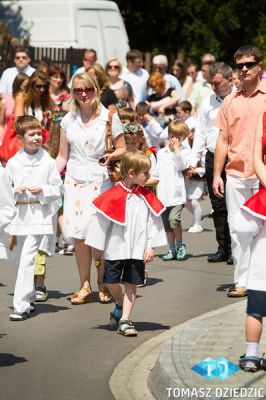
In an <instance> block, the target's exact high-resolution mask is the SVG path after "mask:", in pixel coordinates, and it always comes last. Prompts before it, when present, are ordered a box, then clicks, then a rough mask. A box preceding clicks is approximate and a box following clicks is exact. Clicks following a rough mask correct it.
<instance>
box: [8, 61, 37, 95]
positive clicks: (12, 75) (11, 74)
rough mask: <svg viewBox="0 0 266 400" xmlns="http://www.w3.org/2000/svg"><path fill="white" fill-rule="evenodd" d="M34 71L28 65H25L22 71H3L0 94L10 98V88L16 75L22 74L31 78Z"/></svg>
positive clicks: (15, 68)
mask: <svg viewBox="0 0 266 400" xmlns="http://www.w3.org/2000/svg"><path fill="white" fill-rule="evenodd" d="M34 71H35V68H32V67H31V66H30V65H27V67H26V68H24V69H23V70H20V69H18V68H17V67H11V68H7V69H5V70H4V72H3V74H2V76H1V79H0V93H7V94H10V95H11V96H12V93H13V90H12V86H13V82H14V79H15V78H16V76H17V74H18V73H19V72H23V73H24V74H26V75H28V76H31V75H32V74H33V72H34Z"/></svg>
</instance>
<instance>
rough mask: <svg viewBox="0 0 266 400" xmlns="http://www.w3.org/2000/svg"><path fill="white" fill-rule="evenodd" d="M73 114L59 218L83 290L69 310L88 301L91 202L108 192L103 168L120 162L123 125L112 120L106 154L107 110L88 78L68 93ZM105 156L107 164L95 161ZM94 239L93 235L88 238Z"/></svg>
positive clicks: (64, 147)
mask: <svg viewBox="0 0 266 400" xmlns="http://www.w3.org/2000/svg"><path fill="white" fill-rule="evenodd" d="M70 97H71V100H70V104H71V111H70V112H69V113H68V114H66V116H65V117H64V118H63V119H62V121H61V136H60V148H59V154H58V157H57V159H56V161H57V165H58V168H59V170H60V171H61V170H62V169H63V168H64V167H65V166H66V177H65V200H64V216H63V234H64V236H65V237H66V238H67V237H70V238H74V242H75V254H76V260H77V265H78V269H79V275H80V282H81V289H80V290H79V291H77V292H75V293H74V294H73V296H72V298H71V302H72V304H84V303H88V302H90V301H91V300H92V295H91V294H92V292H91V287H90V267H91V249H90V247H88V246H87V245H85V244H84V239H85V238H86V236H87V235H88V232H87V222H88V217H89V215H91V213H93V212H94V210H93V208H92V206H91V205H90V201H91V200H93V199H94V198H96V197H98V196H99V194H101V193H102V192H104V191H105V190H107V189H109V188H110V187H111V185H112V184H111V181H110V178H109V176H108V171H107V167H106V164H108V162H109V161H111V160H115V159H120V158H121V156H122V155H123V154H124V153H125V151H126V145H125V140H124V135H123V130H122V126H121V122H120V120H119V118H118V115H117V114H116V113H115V114H114V115H113V118H112V137H113V147H114V149H115V151H114V152H113V153H112V154H105V155H104V153H105V137H106V129H107V122H108V116H109V110H107V109H106V108H105V107H104V106H103V105H102V104H101V103H100V91H99V87H98V84H97V83H96V81H95V79H94V78H93V77H91V76H89V75H88V74H86V73H82V74H76V75H75V76H74V79H73V83H72V88H71V93H70ZM103 155H104V158H105V163H104V165H103V164H100V163H99V159H100V158H102V157H103ZM91 234H92V235H93V232H92V233H91ZM102 278H103V271H102V268H101V267H99V268H98V286H99V299H100V301H101V302H108V301H109V300H110V296H108V294H107V293H106V291H105V290H104V286H103V283H102Z"/></svg>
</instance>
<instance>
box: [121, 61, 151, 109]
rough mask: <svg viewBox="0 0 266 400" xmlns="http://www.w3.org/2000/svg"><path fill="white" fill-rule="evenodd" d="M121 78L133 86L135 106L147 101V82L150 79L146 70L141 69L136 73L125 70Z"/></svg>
mask: <svg viewBox="0 0 266 400" xmlns="http://www.w3.org/2000/svg"><path fill="white" fill-rule="evenodd" d="M121 78H122V79H124V80H125V81H127V82H128V83H129V84H130V85H131V86H132V90H133V94H134V102H135V104H138V103H139V102H140V101H144V100H145V99H146V91H147V81H148V79H149V74H148V72H147V71H146V69H143V68H139V69H138V70H137V71H135V72H130V71H128V70H127V69H124V71H123V73H122V75H121Z"/></svg>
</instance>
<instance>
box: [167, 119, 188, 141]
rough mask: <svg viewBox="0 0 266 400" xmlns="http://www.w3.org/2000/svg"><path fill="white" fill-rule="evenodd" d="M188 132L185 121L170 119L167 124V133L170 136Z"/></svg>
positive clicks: (184, 135) (182, 135) (180, 135)
mask: <svg viewBox="0 0 266 400" xmlns="http://www.w3.org/2000/svg"><path fill="white" fill-rule="evenodd" d="M188 134H189V129H188V126H187V124H186V123H185V122H179V121H171V122H170V123H169V125H168V135H171V136H172V137H184V138H186V137H187V136H188Z"/></svg>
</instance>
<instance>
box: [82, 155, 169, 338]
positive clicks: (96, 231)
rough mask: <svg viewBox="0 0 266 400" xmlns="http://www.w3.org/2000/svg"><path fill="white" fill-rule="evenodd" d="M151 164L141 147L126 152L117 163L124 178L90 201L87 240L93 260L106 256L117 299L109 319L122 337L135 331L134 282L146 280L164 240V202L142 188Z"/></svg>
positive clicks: (106, 278) (109, 283)
mask: <svg viewBox="0 0 266 400" xmlns="http://www.w3.org/2000/svg"><path fill="white" fill-rule="evenodd" d="M150 167H151V162H150V160H149V158H148V157H147V156H146V155H145V154H144V153H143V152H141V151H134V152H127V153H126V155H125V156H124V157H123V159H122V161H121V166H120V169H121V175H122V178H123V180H122V181H120V182H119V183H118V184H117V185H116V186H115V187H113V188H111V189H109V190H107V191H106V192H105V193H103V194H102V195H101V196H99V197H98V198H97V199H95V200H94V201H93V202H92V204H93V205H94V207H95V208H96V212H95V214H94V215H92V216H91V218H90V224H89V229H88V236H87V238H86V240H85V243H86V244H87V245H89V246H91V247H92V254H93V257H94V259H95V260H96V261H97V260H99V259H100V258H101V257H102V256H103V258H104V259H105V260H106V261H105V275H104V282H105V283H106V285H107V287H108V289H109V290H110V293H111V294H112V296H113V297H114V299H115V301H116V307H115V310H114V312H113V313H111V318H112V319H113V320H116V321H117V322H118V321H119V324H117V325H118V330H117V333H120V334H122V335H124V336H136V335H137V331H136V329H135V328H134V326H133V324H132V322H131V320H130V316H131V313H132V309H133V306H134V302H135V298H136V291H137V285H141V284H143V282H144V269H145V263H148V262H151V261H152V260H153V257H154V250H153V248H154V247H159V246H164V245H165V244H166V238H165V233H164V230H163V224H162V220H161V217H160V215H161V213H162V212H163V211H164V205H163V204H162V203H161V202H160V200H159V199H158V198H157V197H156V196H155V195H154V194H153V193H152V192H151V191H149V190H148V189H146V188H144V185H145V183H146V181H147V180H148V179H149V170H150ZM121 280H122V281H123V283H124V284H125V295H124V296H123V292H122V289H121V286H120V281H121Z"/></svg>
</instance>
